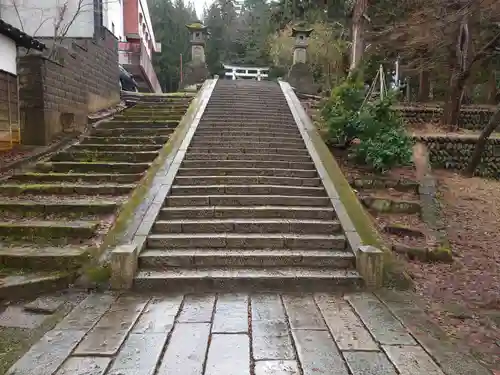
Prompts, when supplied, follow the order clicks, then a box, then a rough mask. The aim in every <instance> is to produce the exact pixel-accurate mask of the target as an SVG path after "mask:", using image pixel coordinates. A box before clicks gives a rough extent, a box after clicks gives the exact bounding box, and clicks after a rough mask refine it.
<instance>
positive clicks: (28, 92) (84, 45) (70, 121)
mask: <svg viewBox="0 0 500 375" xmlns="http://www.w3.org/2000/svg"><path fill="white" fill-rule="evenodd" d="M44 42H47V41H44ZM49 48H50V47H49ZM18 65H19V91H20V100H21V132H22V142H23V143H24V144H30V145H46V144H49V143H50V142H51V140H52V139H54V137H55V136H56V135H58V134H60V133H69V132H82V131H83V130H84V129H85V127H86V125H87V116H88V114H89V113H92V112H96V111H99V110H101V109H104V108H108V107H110V106H113V105H115V104H117V103H118V102H119V101H120V89H119V68H118V43H117V40H116V38H115V37H114V36H113V35H112V34H111V33H109V32H108V31H107V30H105V32H104V37H103V38H102V39H100V40H97V41H96V40H93V39H67V40H65V41H64V43H63V44H62V45H61V46H58V47H57V50H56V53H55V54H54V55H53V56H52V58H51V59H48V58H46V57H45V56H42V55H31V54H28V55H26V56H23V57H21V58H20V59H19V63H18Z"/></svg>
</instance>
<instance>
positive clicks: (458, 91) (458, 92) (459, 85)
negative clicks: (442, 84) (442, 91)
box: [441, 73, 468, 130]
mask: <svg viewBox="0 0 500 375" xmlns="http://www.w3.org/2000/svg"><path fill="white" fill-rule="evenodd" d="M467 76H468V74H464V73H453V74H452V76H451V79H450V89H449V91H448V95H447V98H446V103H445V105H444V110H443V117H442V118H441V124H442V125H447V126H450V127H451V129H452V130H456V129H457V128H458V121H459V119H460V106H461V104H462V103H461V99H462V93H463V90H464V86H465V81H466V78H467Z"/></svg>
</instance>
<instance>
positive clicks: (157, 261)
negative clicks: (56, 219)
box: [0, 249, 356, 270]
mask: <svg viewBox="0 0 500 375" xmlns="http://www.w3.org/2000/svg"><path fill="white" fill-rule="evenodd" d="M0 254H1V253H0ZM355 260H356V258H355V256H354V254H352V253H351V252H347V251H331V250H310V249H307V250H289V249H286V250H279V249H278V250H261V249H248V250H232V249H224V250H210V249H161V250H149V249H147V250H145V251H143V252H142V253H141V254H140V256H139V267H140V268H141V269H148V270H161V269H164V270H169V269H170V268H171V267H187V268H191V267H287V266H301V267H333V268H336V269H348V268H354V265H355Z"/></svg>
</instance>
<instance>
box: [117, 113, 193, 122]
mask: <svg viewBox="0 0 500 375" xmlns="http://www.w3.org/2000/svg"><path fill="white" fill-rule="evenodd" d="M183 116H184V113H169V114H166V113H163V114H160V113H157V112H155V113H154V114H148V113H144V114H141V113H133V112H132V113H125V114H123V115H116V116H114V118H113V120H116V121H124V122H129V121H147V122H152V123H158V122H159V123H162V122H164V121H167V122H171V121H176V122H179V121H181V119H182V117H183Z"/></svg>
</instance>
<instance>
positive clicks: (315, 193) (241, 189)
mask: <svg viewBox="0 0 500 375" xmlns="http://www.w3.org/2000/svg"><path fill="white" fill-rule="evenodd" d="M0 191H1V190H0ZM170 194H171V196H184V195H224V194H228V195H288V196H305V197H324V196H326V192H325V189H324V188H323V187H322V186H288V185H173V186H172V188H171V190H170Z"/></svg>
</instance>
